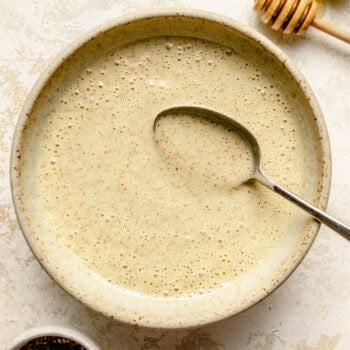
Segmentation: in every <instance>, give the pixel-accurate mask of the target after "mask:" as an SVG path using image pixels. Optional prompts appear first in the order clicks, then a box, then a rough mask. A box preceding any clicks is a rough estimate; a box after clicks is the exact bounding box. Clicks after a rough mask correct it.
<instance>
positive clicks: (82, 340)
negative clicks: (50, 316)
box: [6, 326, 101, 350]
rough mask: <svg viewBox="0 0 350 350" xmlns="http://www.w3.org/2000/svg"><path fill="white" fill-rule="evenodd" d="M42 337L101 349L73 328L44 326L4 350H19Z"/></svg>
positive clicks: (32, 330)
mask: <svg viewBox="0 0 350 350" xmlns="http://www.w3.org/2000/svg"><path fill="white" fill-rule="evenodd" d="M44 336H53V337H55V336H56V337H63V338H67V339H69V340H73V341H75V342H77V343H78V344H79V345H82V346H83V347H84V348H86V349H87V350H101V347H100V346H98V345H97V344H96V343H95V342H94V341H93V340H92V339H91V338H90V337H88V336H87V335H85V334H84V333H81V332H80V331H78V330H76V329H74V328H66V327H60V326H44V327H38V328H33V329H30V330H28V331H26V332H25V333H23V334H21V335H20V336H18V337H17V338H16V339H15V340H13V341H12V342H11V343H10V344H9V345H8V346H7V348H6V350H19V349H20V348H21V347H22V346H24V345H26V344H27V343H29V342H30V341H31V340H33V339H35V338H38V337H44Z"/></svg>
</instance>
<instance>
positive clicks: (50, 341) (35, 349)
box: [19, 336, 87, 350]
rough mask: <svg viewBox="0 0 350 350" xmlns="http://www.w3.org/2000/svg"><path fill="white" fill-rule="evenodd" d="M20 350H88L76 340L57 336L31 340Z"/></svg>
mask: <svg viewBox="0 0 350 350" xmlns="http://www.w3.org/2000/svg"><path fill="white" fill-rule="evenodd" d="M19 350H87V349H86V348H85V347H84V346H82V345H80V344H78V343H77V342H75V341H74V340H70V339H67V338H63V337H57V336H43V337H37V338H35V339H32V340H30V341H29V342H28V343H27V344H25V345H23V346H21V347H20V348H19Z"/></svg>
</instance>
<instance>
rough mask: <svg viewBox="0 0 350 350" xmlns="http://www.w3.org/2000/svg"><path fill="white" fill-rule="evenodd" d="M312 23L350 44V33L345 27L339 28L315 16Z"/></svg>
mask: <svg viewBox="0 0 350 350" xmlns="http://www.w3.org/2000/svg"><path fill="white" fill-rule="evenodd" d="M312 25H313V26H314V27H316V28H317V29H319V30H322V31H323V32H325V33H327V34H329V35H332V36H334V37H336V38H338V39H340V40H343V41H345V42H346V43H348V44H350V33H348V32H346V31H345V30H343V29H340V28H338V27H337V26H335V25H334V24H332V23H329V22H326V21H323V20H322V19H320V18H315V19H314V20H313V22H312Z"/></svg>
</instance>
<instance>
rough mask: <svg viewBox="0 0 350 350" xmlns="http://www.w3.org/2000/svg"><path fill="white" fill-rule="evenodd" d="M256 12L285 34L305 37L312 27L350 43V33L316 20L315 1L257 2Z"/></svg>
mask: <svg viewBox="0 0 350 350" xmlns="http://www.w3.org/2000/svg"><path fill="white" fill-rule="evenodd" d="M254 10H255V11H257V12H258V13H259V14H260V17H261V20H262V21H263V22H264V23H266V24H268V25H269V26H271V28H272V29H274V30H280V31H282V32H283V33H285V34H290V33H295V34H297V35H303V34H304V33H305V31H306V30H307V29H308V28H309V27H310V25H312V26H314V27H316V28H317V29H319V30H322V31H323V32H325V33H327V34H329V35H332V36H334V37H336V38H338V39H340V40H343V41H345V42H347V43H350V33H347V32H345V31H344V30H342V29H340V28H338V27H336V26H335V25H333V24H331V23H328V22H326V21H323V20H322V19H320V18H316V12H317V3H316V1H315V0H255V5H254Z"/></svg>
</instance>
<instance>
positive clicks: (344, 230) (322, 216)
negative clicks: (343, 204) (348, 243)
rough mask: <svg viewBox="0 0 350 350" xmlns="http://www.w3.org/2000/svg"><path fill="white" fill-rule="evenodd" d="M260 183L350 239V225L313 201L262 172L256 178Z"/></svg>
mask: <svg viewBox="0 0 350 350" xmlns="http://www.w3.org/2000/svg"><path fill="white" fill-rule="evenodd" d="M256 179H257V180H258V181H259V182H260V183H262V184H263V185H265V186H266V187H268V188H269V189H271V190H273V191H275V192H276V193H278V194H280V195H281V196H282V197H284V198H286V199H288V200H289V201H291V202H293V203H294V204H296V205H297V206H298V207H300V208H302V209H304V210H305V211H307V212H308V213H309V214H311V215H312V216H313V217H314V218H315V219H316V220H318V221H320V222H321V223H323V224H325V225H326V226H328V227H329V228H331V229H332V230H334V231H336V232H338V233H339V234H341V235H342V236H343V237H345V238H346V239H348V240H350V227H349V226H347V225H345V224H343V223H341V222H340V221H338V220H337V219H335V218H333V217H331V216H330V215H328V214H327V213H325V212H324V211H322V210H320V209H318V208H316V207H315V206H314V205H312V204H311V203H309V202H307V201H306V200H304V199H302V198H300V197H299V196H297V195H296V194H294V193H292V192H290V191H288V190H287V189H285V188H283V187H282V186H280V185H278V184H276V183H274V182H272V181H271V180H269V179H268V178H267V177H266V176H265V175H262V174H260V176H258V177H257V178H256Z"/></svg>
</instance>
